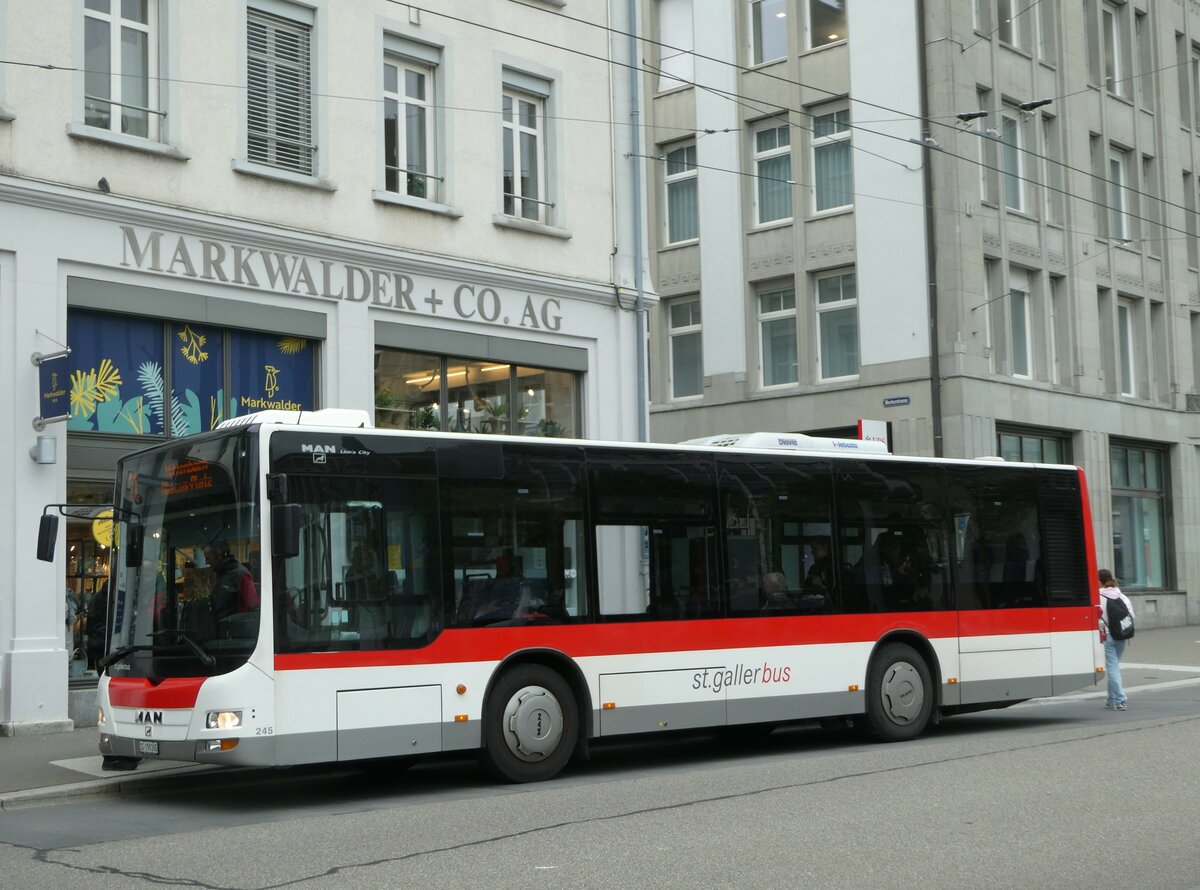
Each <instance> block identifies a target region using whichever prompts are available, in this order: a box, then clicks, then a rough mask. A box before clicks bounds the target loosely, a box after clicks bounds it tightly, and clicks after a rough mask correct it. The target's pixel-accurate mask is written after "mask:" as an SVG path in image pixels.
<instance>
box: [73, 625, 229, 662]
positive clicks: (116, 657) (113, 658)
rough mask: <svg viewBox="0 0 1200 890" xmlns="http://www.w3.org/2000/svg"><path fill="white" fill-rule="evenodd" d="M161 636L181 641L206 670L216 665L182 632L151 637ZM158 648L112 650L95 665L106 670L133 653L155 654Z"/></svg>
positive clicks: (129, 647) (142, 647) (198, 645)
mask: <svg viewBox="0 0 1200 890" xmlns="http://www.w3.org/2000/svg"><path fill="white" fill-rule="evenodd" d="M161 634H171V635H173V636H177V637H179V639H181V640H182V641H183V642H184V644H185V645H186V646H187V647H188V648H189V649H191V650H192V652H194V653H195V654H196V657H197V658H199V659H200V663H201V664H202V665H204V666H205V667H206V668H211V667H214V666H215V665H216V663H217V660H216V659H215V658H214V657H213V656H211V655H209V654H208V653H207V652H205V651H204V649H202V648H201V646H200V644H199V643H197V642H196V641H195V640H193V639H192V638H191V637H189V636H188V635H187V634H185V633H184V632H183V631H181V630H156V631H155V632H154V633H153V634H152V635H151V636H155V637H157V636H159V635H161ZM159 648H160V647H158V646H147V645H144V644H143V645H140V646H122V647H121V648H120V649H114V650H113V651H112V652H109V653H108V654H107V655H105V656H104V657H103V658H101V659H100V660H99V661H98V662H96V664H97V665H99V666H100V669H101V670H107V668H108V666H109V665H110V664H115V663H116V662H118V661H120V660H121V659H122V658H124V657H125V656H126V655H132V654H133V653H134V652H155V651H157V650H158V649H159Z"/></svg>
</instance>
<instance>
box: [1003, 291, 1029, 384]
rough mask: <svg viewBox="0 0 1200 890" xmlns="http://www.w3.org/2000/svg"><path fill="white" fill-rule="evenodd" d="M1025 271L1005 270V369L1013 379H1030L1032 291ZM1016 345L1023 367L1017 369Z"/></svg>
mask: <svg viewBox="0 0 1200 890" xmlns="http://www.w3.org/2000/svg"><path fill="white" fill-rule="evenodd" d="M1031 277H1032V276H1031V275H1030V273H1029V271H1028V270H1026V269H1020V268H1017V267H1011V268H1009V270H1008V293H1007V294H1006V296H1005V304H1006V308H1007V310H1008V311H1007V316H1008V369H1009V372H1010V373H1011V374H1012V376H1013V377H1020V378H1022V379H1026V380H1029V379H1032V378H1033V351H1032V347H1033V325H1032V314H1033V290H1032V282H1031ZM1018 346H1019V347H1020V350H1021V351H1022V352H1023V353H1024V357H1025V365H1024V367H1023V368H1021V369H1018V368H1017V356H1018Z"/></svg>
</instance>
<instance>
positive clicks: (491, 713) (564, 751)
mask: <svg viewBox="0 0 1200 890" xmlns="http://www.w3.org/2000/svg"><path fill="white" fill-rule="evenodd" d="M483 733H484V738H483V764H484V766H485V767H486V768H487V770H488V772H490V773H491V774H492V775H493V776H495V777H496V778H498V779H502V780H504V781H506V782H542V781H545V780H546V779H552V778H554V776H556V775H558V773H559V772H560V771H561V770H562V768H563V767H564V766H566V765H567V761H569V760H570V759H571V754H572V752H573V751H574V750H575V742H576V740H577V739H578V737H579V710H578V708H577V707H576V704H575V696H574V694H573V693H572V692H571V687H570V686H569V685H568V684H567V681H566V680H564V679H563V678H562V675H561V674H559V673H557V672H556V671H553V670H551V669H550V668H547V667H543V666H542V665H538V664H524V665H519V666H518V667H515V668H513V669H512V670H510V671H507V672H505V673H504V675H503V676H501V677H500V679H499V681H498V682H497V683H496V686H495V688H493V689H492V692H491V695H489V696H488V701H487V705H486V706H485V708H484V727H483Z"/></svg>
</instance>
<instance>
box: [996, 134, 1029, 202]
mask: <svg viewBox="0 0 1200 890" xmlns="http://www.w3.org/2000/svg"><path fill="white" fill-rule="evenodd" d="M1000 143H1001V145H1000V170H1001V176H1002V177H1003V180H1004V206H1006V207H1007V208H1008V209H1009V210H1017V211H1023V210H1024V209H1025V182H1024V179H1025V158H1024V148H1025V146H1024V140H1023V139H1022V135H1021V122H1020V120H1018V119H1017V117H1016V115H1015V114H1007V113H1003V114H1001V115H1000Z"/></svg>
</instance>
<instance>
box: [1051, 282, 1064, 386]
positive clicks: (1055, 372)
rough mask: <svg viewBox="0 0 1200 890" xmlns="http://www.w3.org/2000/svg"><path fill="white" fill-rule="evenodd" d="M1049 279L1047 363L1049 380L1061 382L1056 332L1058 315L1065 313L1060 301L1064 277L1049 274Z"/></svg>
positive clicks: (1062, 298) (1062, 297) (1061, 299)
mask: <svg viewBox="0 0 1200 890" xmlns="http://www.w3.org/2000/svg"><path fill="white" fill-rule="evenodd" d="M1048 281H1049V289H1050V293H1049V299H1048V300H1047V301H1046V303H1047V307H1046V308H1047V310H1048V311H1047V313H1046V316H1047V324H1046V349H1047V351H1048V355H1047V364H1048V365H1049V370H1050V382H1051V383H1061V382H1062V380H1063V373H1062V370H1061V369H1060V368H1059V366H1058V358H1059V349H1058V334H1059V330H1058V328H1059V315H1060V314H1061V315H1062V317H1063V318H1066V317H1067V315H1066V313H1065V312H1063V307H1062V303H1063V301H1064V300H1065V297H1064V295H1063V294H1064V291H1063V288H1064V284H1063V281H1064V278H1063V276H1061V275H1051V276H1050V277H1049V279H1048Z"/></svg>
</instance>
